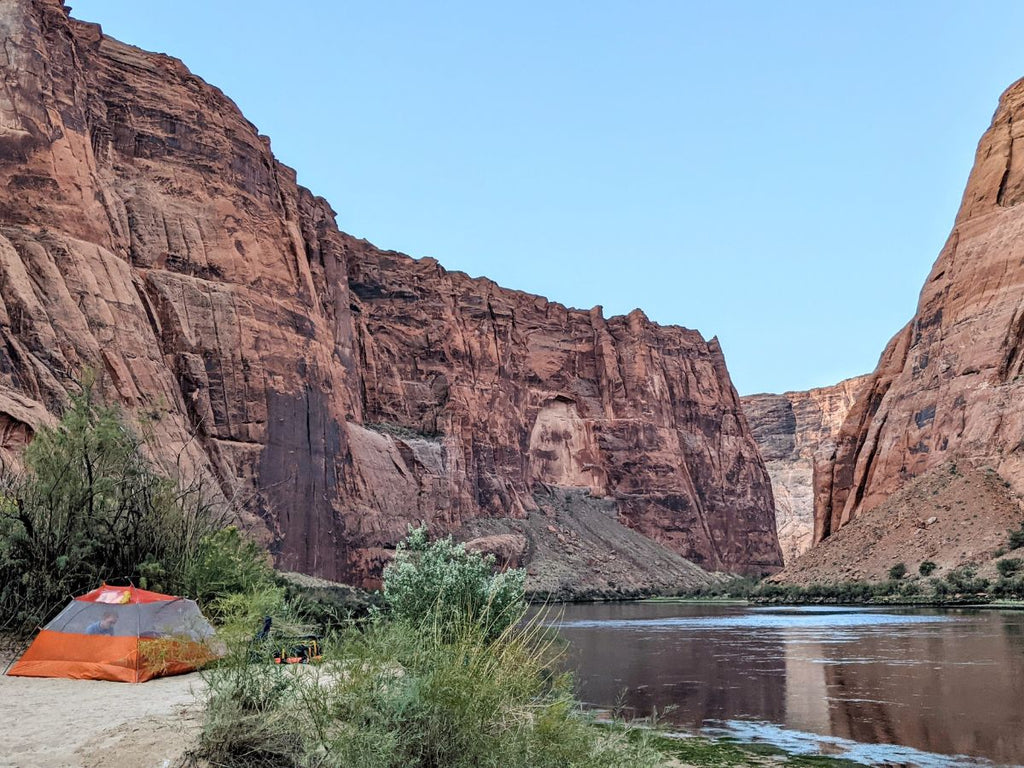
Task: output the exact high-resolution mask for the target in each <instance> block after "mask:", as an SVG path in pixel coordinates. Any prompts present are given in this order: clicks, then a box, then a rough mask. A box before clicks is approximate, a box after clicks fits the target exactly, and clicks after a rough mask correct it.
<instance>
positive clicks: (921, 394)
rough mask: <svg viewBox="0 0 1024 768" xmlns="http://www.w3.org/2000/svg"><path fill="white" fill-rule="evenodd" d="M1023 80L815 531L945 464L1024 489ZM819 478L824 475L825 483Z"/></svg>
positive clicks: (831, 480)
mask: <svg viewBox="0 0 1024 768" xmlns="http://www.w3.org/2000/svg"><path fill="white" fill-rule="evenodd" d="M1022 137H1024V81H1019V82H1017V83H1015V84H1014V85H1012V86H1011V87H1010V88H1009V89H1008V90H1007V91H1006V92H1005V93H1004V94H1003V96H1002V97H1001V99H1000V101H999V107H998V109H997V110H996V113H995V116H994V117H993V120H992V125H991V127H990V128H989V129H988V131H986V133H985V135H984V136H983V137H982V139H981V142H980V144H979V146H978V151H977V155H976V157H975V164H974V168H973V170H972V171H971V175H970V178H969V180H968V182H967V189H966V191H965V192H964V197H963V202H962V203H961V206H960V210H959V212H958V214H957V217H956V222H955V224H954V226H953V231H952V233H951V234H950V236H949V239H948V241H947V242H946V245H945V247H944V248H943V250H942V252H941V253H940V254H939V258H938V260H937V261H936V262H935V265H934V267H932V271H931V274H930V275H929V276H928V279H927V282H926V283H925V286H924V289H923V290H922V292H921V297H920V301H919V303H918V306H917V312H916V314H915V315H914V318H913V320H912V321H911V322H910V323H909V324H908V325H907V326H906V327H905V328H904V329H903V330H902V331H900V332H899V333H898V334H897V335H896V336H895V337H894V338H893V340H892V341H891V342H890V343H889V345H888V347H887V348H886V350H885V351H884V353H883V354H882V357H881V360H880V362H879V365H878V368H877V369H876V370H875V372H874V373H873V374H872V375H871V377H870V379H869V381H868V382H867V384H866V385H865V386H864V389H863V390H862V393H861V395H860V396H859V397H858V399H857V402H856V403H855V405H854V406H853V408H852V409H851V411H850V413H849V415H848V417H847V419H846V422H845V423H844V425H843V427H842V429H841V430H840V433H839V436H838V438H837V439H836V448H835V451H833V452H831V453H830V454H827V455H822V456H821V463H820V465H819V470H820V471H818V472H816V474H815V478H816V483H815V486H816V487H815V518H816V519H815V537H816V539H818V540H820V539H823V538H825V537H827V536H829V535H830V534H832V533H834V532H835V531H836V530H837V529H839V528H840V527H841V526H843V525H845V524H846V523H848V522H849V521H850V520H851V519H853V518H855V517H856V516H857V515H859V514H861V513H863V512H865V511H867V510H870V509H872V508H873V507H876V506H877V505H878V504H880V503H881V502H882V501H884V500H885V499H886V498H887V497H888V496H889V495H890V494H892V493H893V492H894V491H896V490H897V489H898V488H900V487H901V486H902V485H903V483H905V482H906V481H907V480H908V479H909V478H912V477H915V476H917V475H921V474H923V473H924V472H926V471H927V470H929V469H932V468H934V467H937V466H939V465H940V464H945V463H957V462H959V463H961V464H967V465H972V466H989V467H991V468H992V469H993V470H995V471H996V472H998V473H999V475H1001V476H1002V477H1005V478H1007V480H1008V481H1009V482H1011V483H1012V484H1013V485H1014V487H1015V489H1016V490H1017V491H1021V490H1024V205H1020V203H1021V202H1022V201H1024V139H1022ZM819 479H820V483H819V482H818V480H819Z"/></svg>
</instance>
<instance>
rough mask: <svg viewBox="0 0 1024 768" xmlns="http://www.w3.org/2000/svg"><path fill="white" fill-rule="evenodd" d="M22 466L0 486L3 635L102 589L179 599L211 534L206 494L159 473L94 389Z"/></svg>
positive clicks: (31, 449)
mask: <svg viewBox="0 0 1024 768" xmlns="http://www.w3.org/2000/svg"><path fill="white" fill-rule="evenodd" d="M23 462H24V472H23V473H22V474H20V475H17V474H13V473H11V472H5V473H4V474H3V475H2V476H0V627H6V628H8V629H15V630H25V629H30V628H31V627H33V626H35V625H36V624H38V623H40V622H42V621H43V620H45V619H46V618H47V617H48V616H49V615H51V614H52V613H53V611H54V610H55V609H56V608H58V607H60V606H61V605H63V604H64V603H65V602H66V601H67V600H68V599H69V598H70V597H72V596H73V595H75V594H77V593H80V592H84V591H87V590H89V589H93V588H94V587H96V586H98V585H99V584H100V583H101V582H103V581H114V580H131V581H132V582H134V583H135V584H137V585H139V586H144V587H148V588H150V589H165V590H168V589H178V588H180V586H181V585H182V579H183V576H184V574H185V572H186V570H187V569H188V567H189V565H190V563H191V560H192V558H193V557H194V555H195V553H196V551H197V550H198V546H199V542H200V541H201V540H202V539H203V537H204V536H205V535H207V534H208V533H210V532H211V531H212V530H213V528H214V527H215V521H214V519H213V516H212V515H211V513H210V508H209V507H208V506H207V505H205V504H204V503H203V500H202V498H201V494H194V493H191V492H189V491H182V490H181V489H180V488H179V487H178V486H177V485H176V484H175V483H173V482H172V481H170V480H168V479H167V478H164V477H161V476H160V475H158V474H157V473H156V472H154V471H153V469H152V468H151V466H150V464H149V462H148V461H147V460H146V458H145V456H144V454H143V452H142V444H141V442H140V440H139V439H138V438H137V437H136V435H135V434H134V433H133V432H132V431H131V430H130V429H129V428H128V427H127V426H126V425H125V423H124V421H123V419H122V418H121V414H120V412H119V411H118V410H117V409H115V408H112V407H108V406H103V405H99V404H96V403H94V402H93V400H92V393H91V390H90V387H89V386H88V384H87V385H85V386H84V387H83V391H82V393H81V394H79V395H76V396H74V397H72V398H71V402H70V404H69V407H68V408H67V410H66V411H65V413H64V415H63V417H62V418H61V420H60V422H59V423H58V424H57V425H56V426H55V427H45V428H43V429H40V430H39V431H38V432H37V433H36V435H35V438H34V439H33V440H32V442H31V443H30V444H29V445H28V447H27V448H26V449H25V454H24V457H23Z"/></svg>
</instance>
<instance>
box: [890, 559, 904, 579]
mask: <svg viewBox="0 0 1024 768" xmlns="http://www.w3.org/2000/svg"><path fill="white" fill-rule="evenodd" d="M906 575H907V565H906V563H896V565H894V566H893V567H892V568H890V569H889V578H890V579H892V580H894V581H897V580H899V579H902V578H903V577H904V576H906Z"/></svg>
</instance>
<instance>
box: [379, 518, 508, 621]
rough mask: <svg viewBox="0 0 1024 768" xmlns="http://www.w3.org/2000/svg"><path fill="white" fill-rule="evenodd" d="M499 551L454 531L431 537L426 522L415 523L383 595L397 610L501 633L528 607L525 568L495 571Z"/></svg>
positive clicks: (387, 573) (387, 574)
mask: <svg viewBox="0 0 1024 768" xmlns="http://www.w3.org/2000/svg"><path fill="white" fill-rule="evenodd" d="M494 562H495V561H494V556H493V555H486V556H485V555H481V554H479V553H477V552H469V551H467V550H466V547H465V545H464V544H456V543H455V542H454V541H453V540H452V538H451V536H448V537H447V538H444V539H439V540H437V541H434V542H430V541H429V540H428V539H427V530H426V528H425V527H420V528H415V529H410V531H409V536H408V537H407V538H406V539H405V541H402V542H400V543H399V544H398V547H397V549H396V551H395V558H394V560H392V561H391V563H389V564H388V566H387V567H386V568H385V569H384V599H385V601H386V602H387V604H388V606H389V607H390V609H391V613H392V616H393V617H394V618H395V619H397V620H399V621H405V622H409V623H411V624H413V625H420V624H423V623H428V622H432V623H435V624H438V625H439V626H441V627H445V626H447V625H453V624H458V623H461V622H463V621H466V620H468V621H470V622H473V623H476V624H479V625H480V626H481V627H483V630H484V633H485V634H486V635H487V636H488V637H496V636H498V635H500V634H501V633H502V632H504V631H505V630H506V629H507V628H508V627H510V626H512V625H513V624H515V623H516V622H518V621H519V620H520V619H521V618H522V617H523V614H524V612H525V610H526V601H525V597H524V579H525V573H524V571H522V570H521V569H513V570H508V571H505V572H503V573H497V574H495V573H494Z"/></svg>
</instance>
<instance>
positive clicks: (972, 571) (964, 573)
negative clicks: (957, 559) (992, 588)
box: [946, 565, 989, 594]
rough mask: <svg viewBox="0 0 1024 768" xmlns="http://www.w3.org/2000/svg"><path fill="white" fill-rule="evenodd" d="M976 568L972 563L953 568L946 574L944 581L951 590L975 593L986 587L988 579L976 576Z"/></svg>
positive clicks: (961, 592)
mask: <svg viewBox="0 0 1024 768" xmlns="http://www.w3.org/2000/svg"><path fill="white" fill-rule="evenodd" d="M977 572H978V569H977V568H976V567H975V566H973V565H962V566H960V567H959V568H954V569H953V570H952V571H950V572H949V573H948V574H947V575H946V583H947V584H949V589H950V591H951V592H954V593H960V594H976V593H978V592H984V591H985V590H986V589H988V585H989V580H988V579H981V578H977Z"/></svg>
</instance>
